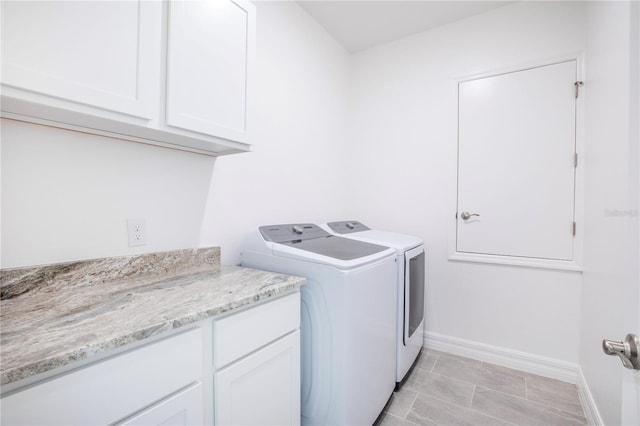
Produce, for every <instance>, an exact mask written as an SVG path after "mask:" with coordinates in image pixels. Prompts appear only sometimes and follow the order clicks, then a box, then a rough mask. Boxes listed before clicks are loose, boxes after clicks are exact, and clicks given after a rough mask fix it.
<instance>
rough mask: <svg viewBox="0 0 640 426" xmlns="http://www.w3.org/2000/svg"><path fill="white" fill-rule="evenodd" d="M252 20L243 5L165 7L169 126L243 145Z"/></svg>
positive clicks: (201, 3) (236, 2)
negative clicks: (167, 18)
mask: <svg viewBox="0 0 640 426" xmlns="http://www.w3.org/2000/svg"><path fill="white" fill-rule="evenodd" d="M254 19H255V14H254V13H253V5H252V4H250V3H249V2H247V1H241V0H234V1H220V0H215V1H211V0H206V1H185V2H172V3H170V4H169V30H168V46H167V116H166V119H167V124H168V125H169V126H174V127H178V128H181V129H186V130H193V131H196V132H201V133H204V134H207V135H214V136H216V135H217V136H220V137H224V138H228V139H232V140H236V141H241V142H246V141H247V94H248V90H247V86H248V85H249V82H250V79H249V78H248V77H249V74H250V73H251V71H252V66H251V64H250V61H251V60H252V58H253V57H254V54H253V46H254V44H253V43H251V42H250V41H251V40H253V39H254V38H255V36H254V28H255V23H254Z"/></svg>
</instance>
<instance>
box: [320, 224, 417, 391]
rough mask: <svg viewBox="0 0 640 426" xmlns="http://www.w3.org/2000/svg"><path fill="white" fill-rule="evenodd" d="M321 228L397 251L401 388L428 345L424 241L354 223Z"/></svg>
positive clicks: (397, 381) (397, 364) (397, 359)
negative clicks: (426, 333) (419, 355)
mask: <svg viewBox="0 0 640 426" xmlns="http://www.w3.org/2000/svg"><path fill="white" fill-rule="evenodd" d="M321 227H322V228H323V229H325V230H327V231H329V232H331V233H332V234H334V235H340V236H342V237H346V238H350V239H354V240H358V241H363V242H368V243H373V244H379V245H382V246H387V247H391V248H393V249H394V250H395V252H396V255H397V291H398V294H397V316H396V330H397V332H396V351H397V356H396V384H397V387H400V385H401V383H402V381H403V379H404V378H405V376H406V375H407V372H408V371H409V369H410V368H411V366H412V365H413V364H414V362H415V360H416V358H417V357H418V354H419V353H420V350H421V349H422V346H423V344H424V285H425V278H424V277H425V252H424V241H423V240H421V239H420V238H418V237H414V236H412V235H405V234H397V233H394V232H385V231H377V230H372V229H370V228H368V227H367V226H365V225H363V224H362V223H360V222H357V221H353V220H352V221H342V222H329V223H326V224H323V225H321Z"/></svg>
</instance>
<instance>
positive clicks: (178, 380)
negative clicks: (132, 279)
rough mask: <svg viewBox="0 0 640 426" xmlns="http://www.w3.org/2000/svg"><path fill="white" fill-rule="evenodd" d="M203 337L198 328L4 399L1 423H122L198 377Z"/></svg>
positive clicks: (201, 360)
mask: <svg viewBox="0 0 640 426" xmlns="http://www.w3.org/2000/svg"><path fill="white" fill-rule="evenodd" d="M202 339H203V337H202V330H201V329H200V328H197V329H193V330H190V331H186V332H184V333H181V334H178V335H175V336H171V337H168V338H166V339H164V340H161V341H159V342H156V343H152V344H150V345H148V346H142V347H140V348H136V349H133V350H132V351H130V352H126V353H124V354H121V355H117V356H115V357H113V358H109V359H107V360H104V361H100V362H98V363H96V364H93V365H90V366H88V367H86V368H81V369H79V370H77V371H73V372H71V373H69V374H65V375H62V376H60V377H56V378H54V379H52V380H49V381H46V382H43V383H41V384H38V385H36V386H33V387H30V388H27V389H25V390H23V391H19V392H17V393H14V394H11V395H9V396H6V397H3V398H2V400H1V402H2V418H1V420H2V424H10V425H37V424H60V425H62V424H64V425H89V424H92V425H95V424H108V423H113V422H114V421H118V420H120V419H123V418H125V417H127V416H130V415H131V414H133V413H135V412H137V411H138V410H140V409H141V408H143V407H146V406H149V405H151V404H153V403H155V402H156V401H159V400H161V399H163V398H165V397H167V395H171V394H172V393H174V392H176V391H177V390H179V389H182V388H184V387H186V386H188V385H189V384H190V383H193V382H195V381H197V380H199V379H201V378H202V376H203V365H204V360H203V356H204V355H203V344H202ZM105 402H108V403H105Z"/></svg>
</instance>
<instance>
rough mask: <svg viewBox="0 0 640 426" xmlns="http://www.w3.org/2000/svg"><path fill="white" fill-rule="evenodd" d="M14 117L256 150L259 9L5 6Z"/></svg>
mask: <svg viewBox="0 0 640 426" xmlns="http://www.w3.org/2000/svg"><path fill="white" fill-rule="evenodd" d="M0 12H1V14H2V27H1V28H2V29H1V31H2V74H1V76H2V80H1V81H2V116H3V117H7V118H13V119H18V120H23V121H29V122H34V123H40V124H46V125H51V126H56V127H62V128H67V129H74V130H81V131H84V132H87V133H94V134H101V135H106V136H112V137H116V138H119V139H127V140H132V141H138V142H144V143H150V144H156V145H162V146H168V147H172V148H177V149H183V150H190V151H196V152H202V153H207V154H213V155H221V154H229V153H234V152H243V151H248V150H249V149H250V146H249V143H250V141H249V138H248V136H247V130H248V126H247V105H248V103H247V99H248V95H249V94H250V91H251V81H250V80H251V77H252V72H253V58H254V49H255V7H254V6H253V5H252V4H251V3H249V2H245V1H242V0H233V1H232V0H207V1H171V2H162V1H153V0H147V1H145V0H140V1H134V0H125V1H57V0H56V1H35V2H34V1H15V0H8V1H2V3H1V5H0Z"/></svg>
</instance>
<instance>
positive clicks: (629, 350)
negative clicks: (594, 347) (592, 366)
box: [602, 334, 640, 370]
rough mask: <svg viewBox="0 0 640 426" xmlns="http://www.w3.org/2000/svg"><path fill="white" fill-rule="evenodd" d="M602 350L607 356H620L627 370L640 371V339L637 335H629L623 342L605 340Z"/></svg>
mask: <svg viewBox="0 0 640 426" xmlns="http://www.w3.org/2000/svg"><path fill="white" fill-rule="evenodd" d="M602 350H603V351H604V353H605V354H607V355H618V356H619V357H620V360H621V361H622V365H624V366H625V367H626V368H630V369H631V370H640V358H639V357H638V352H640V339H638V336H636V335H635V334H627V337H625V339H624V340H623V341H622V342H614V341H612V340H603V341H602Z"/></svg>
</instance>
